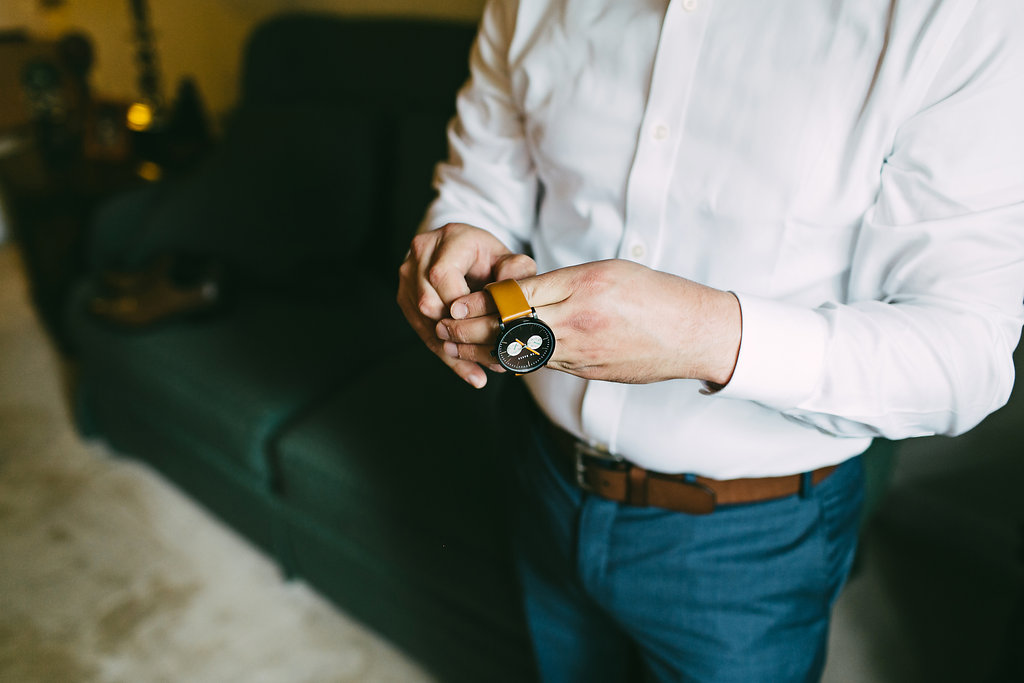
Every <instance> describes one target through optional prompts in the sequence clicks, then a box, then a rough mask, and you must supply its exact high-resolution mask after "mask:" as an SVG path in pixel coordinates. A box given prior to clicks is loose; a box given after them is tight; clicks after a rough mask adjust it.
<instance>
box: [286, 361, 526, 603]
mask: <svg viewBox="0 0 1024 683" xmlns="http://www.w3.org/2000/svg"><path fill="white" fill-rule="evenodd" d="M492 379H494V380H497V379H498V378H496V377H492ZM497 384H499V382H498V381H492V382H491V383H490V385H489V387H488V388H487V389H484V390H482V391H478V390H475V389H473V388H471V387H469V386H468V385H466V384H465V383H463V382H462V380H460V379H458V378H457V377H456V376H455V375H454V374H453V373H452V372H451V371H450V370H449V369H448V368H447V367H446V366H444V365H443V364H442V363H441V362H440V361H439V360H438V359H436V358H434V357H433V356H432V355H431V354H430V353H429V352H427V351H426V349H425V348H419V347H414V348H411V349H408V350H406V351H403V352H402V353H400V354H396V355H395V356H393V357H391V358H389V359H388V360H387V361H386V362H384V363H382V364H379V365H378V367H377V368H376V369H375V370H374V371H373V372H371V373H367V374H365V375H363V376H361V377H358V378H353V380H352V381H351V382H349V383H346V385H345V386H344V387H342V388H341V389H340V390H339V391H338V392H337V394H336V395H335V396H334V397H333V398H332V399H331V400H330V401H328V402H326V403H325V404H324V405H323V406H321V407H319V408H318V409H316V410H315V411H313V412H312V413H310V414H309V415H307V416H306V417H304V418H303V419H301V420H298V421H296V422H295V423H294V424H293V425H292V426H291V427H289V429H288V430H287V432H286V433H285V434H284V435H283V436H282V437H281V439H280V440H279V442H278V445H277V448H276V453H275V457H276V459H277V469H278V471H279V477H280V479H279V483H280V494H281V496H282V498H283V499H284V500H285V502H286V503H287V505H288V506H289V508H292V509H294V510H296V511H298V512H300V513H302V514H303V515H305V516H306V517H308V518H309V519H312V520H315V521H316V523H317V524H318V525H320V526H321V527H323V528H325V529H329V530H330V531H331V532H332V533H334V534H337V535H339V536H342V537H345V538H346V539H348V540H349V542H351V543H354V544H356V545H360V546H362V547H364V548H367V549H368V554H369V555H371V556H373V557H375V558H378V559H379V560H380V561H381V562H382V563H383V564H384V565H385V566H390V567H392V568H397V570H399V571H404V572H406V573H408V574H409V579H410V580H412V581H417V580H428V581H431V582H434V583H435V584H437V585H435V586H433V587H432V589H433V590H435V591H447V592H449V593H451V596H450V599H451V600H453V601H454V602H461V603H464V604H467V605H468V606H467V609H481V607H479V606H477V607H475V608H474V607H473V605H472V603H473V602H474V600H475V598H474V596H478V595H481V594H483V595H487V594H490V593H491V592H493V590H494V586H493V585H492V584H491V583H490V582H492V581H493V580H494V579H493V577H494V576H495V575H508V571H509V570H508V565H509V560H508V557H509V551H508V548H507V546H506V543H507V532H506V519H505V506H504V498H503V485H504V482H505V481H506V479H507V476H508V475H507V468H505V467H504V466H503V465H502V463H501V462H500V461H499V458H498V452H499V449H498V447H497V443H496V433H497V430H496V429H495V425H494V419H493V415H494V413H493V410H492V408H493V401H494V399H495V396H496V393H497V392H498V391H499V388H498V387H497V386H495V385H497ZM481 565H484V566H487V567H488V571H487V572H480V571H479V567H480V566H481ZM424 577H428V578H427V579H424ZM434 577H438V578H434ZM487 602H489V601H484V603H483V604H485V605H486V604H487Z"/></svg>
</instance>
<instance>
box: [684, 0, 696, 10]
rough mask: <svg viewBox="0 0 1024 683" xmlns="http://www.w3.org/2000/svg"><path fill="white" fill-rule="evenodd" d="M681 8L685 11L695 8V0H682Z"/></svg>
mask: <svg viewBox="0 0 1024 683" xmlns="http://www.w3.org/2000/svg"><path fill="white" fill-rule="evenodd" d="M683 9H684V10H686V11H687V12H692V11H693V10H695V9H697V0H683Z"/></svg>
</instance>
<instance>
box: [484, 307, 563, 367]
mask: <svg viewBox="0 0 1024 683" xmlns="http://www.w3.org/2000/svg"><path fill="white" fill-rule="evenodd" d="M554 350H555V335H554V334H553V333H552V332H551V328H550V327H548V326H547V325H546V324H545V323H543V322H541V321H540V320H537V319H536V318H520V319H519V320H513V321H512V322H510V323H508V324H507V325H505V330H504V331H503V332H502V333H501V334H500V335H499V337H498V352H497V353H498V362H499V363H500V364H501V366H502V367H503V368H505V369H506V370H509V371H511V372H515V373H518V374H520V375H522V374H525V373H527V372H533V371H534V370H538V369H540V368H542V367H544V364H545V363H547V362H548V359H550V358H551V354H552V352H553V351H554Z"/></svg>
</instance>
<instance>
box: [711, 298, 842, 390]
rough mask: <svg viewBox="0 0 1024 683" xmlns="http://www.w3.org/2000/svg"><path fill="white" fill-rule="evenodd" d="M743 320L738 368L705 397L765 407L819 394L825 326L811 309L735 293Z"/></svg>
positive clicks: (824, 346) (826, 331)
mask: <svg viewBox="0 0 1024 683" xmlns="http://www.w3.org/2000/svg"><path fill="white" fill-rule="evenodd" d="M734 294H736V298H737V299H739V302H740V310H741V312H742V316H743V336H742V339H741V341H740V353H739V356H738V358H737V360H736V369H735V370H734V371H733V375H732V378H731V379H730V380H729V383H728V384H726V385H725V386H724V387H723V388H721V389H719V390H717V391H715V390H714V389H715V387H706V389H710V390H706V391H705V393H713V394H714V395H716V396H721V397H723V398H736V399H743V400H748V401H755V402H757V403H760V404H763V405H766V406H768V407H771V408H775V409H777V410H788V409H792V408H796V407H798V406H799V405H800V404H802V403H804V402H805V401H806V400H808V399H809V398H811V397H812V396H813V395H814V394H815V392H816V391H817V390H818V386H819V384H820V382H821V378H822V374H823V372H824V365H825V348H826V345H827V340H828V323H827V322H826V320H825V318H824V317H822V316H821V315H819V314H818V312H817V311H815V310H812V309H807V308H803V307H800V306H795V305H792V304H786V303H782V302H778V301H773V300H770V299H763V298H760V297H756V296H752V295H749V294H740V293H738V292H734Z"/></svg>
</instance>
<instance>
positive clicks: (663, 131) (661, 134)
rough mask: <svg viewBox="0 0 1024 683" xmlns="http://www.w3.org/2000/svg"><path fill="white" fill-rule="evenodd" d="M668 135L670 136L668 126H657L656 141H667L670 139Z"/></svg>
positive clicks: (655, 131) (655, 129) (655, 130)
mask: <svg viewBox="0 0 1024 683" xmlns="http://www.w3.org/2000/svg"><path fill="white" fill-rule="evenodd" d="M668 134H669V129H668V126H666V125H664V124H658V125H657V126H655V127H654V139H655V140H664V139H666V138H667V137H668Z"/></svg>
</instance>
